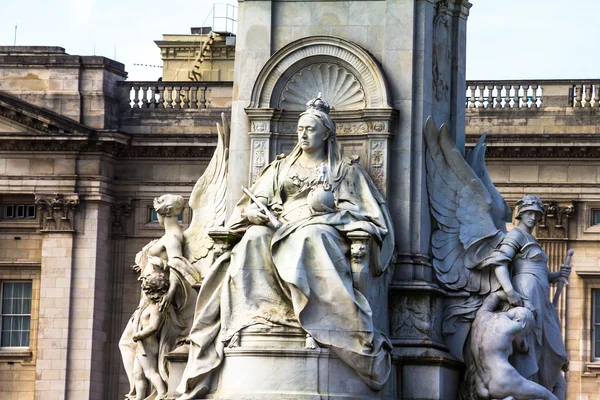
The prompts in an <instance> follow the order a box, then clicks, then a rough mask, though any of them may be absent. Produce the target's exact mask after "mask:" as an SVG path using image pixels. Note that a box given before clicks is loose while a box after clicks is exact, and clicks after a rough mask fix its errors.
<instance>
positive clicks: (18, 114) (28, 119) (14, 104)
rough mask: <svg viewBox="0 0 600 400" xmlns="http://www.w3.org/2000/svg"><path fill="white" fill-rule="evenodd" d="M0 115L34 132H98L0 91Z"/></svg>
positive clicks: (83, 134)
mask: <svg viewBox="0 0 600 400" xmlns="http://www.w3.org/2000/svg"><path fill="white" fill-rule="evenodd" d="M0 117H4V118H6V119H8V120H10V121H14V122H16V123H18V124H21V125H24V126H26V127H27V128H30V129H31V130H33V133H34V134H45V135H46V136H48V135H69V136H72V135H76V136H77V135H79V136H87V137H90V136H93V135H95V134H96V131H95V130H94V129H92V128H90V127H88V126H86V125H83V124H80V123H79V122H77V121H74V120H72V119H70V118H67V117H63V116H62V115H60V114H57V113H55V112H53V111H50V110H46V109H44V108H42V107H37V106H35V105H33V104H30V103H27V102H26V101H23V100H21V99H19V98H17V97H14V96H11V95H9V94H6V93H0Z"/></svg>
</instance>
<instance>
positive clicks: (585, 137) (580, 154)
mask: <svg viewBox="0 0 600 400" xmlns="http://www.w3.org/2000/svg"><path fill="white" fill-rule="evenodd" d="M479 137H480V135H466V147H467V149H471V148H473V147H474V146H475V143H476V142H477V140H478V139H479ZM486 144H487V150H486V159H488V160H490V159H501V158H569V159H570V158H586V159H590V158H600V135H597V134H552V135H545V134H535V135H531V134H521V135H518V134H502V135H493V134H491V135H490V134H488V135H487V137H486Z"/></svg>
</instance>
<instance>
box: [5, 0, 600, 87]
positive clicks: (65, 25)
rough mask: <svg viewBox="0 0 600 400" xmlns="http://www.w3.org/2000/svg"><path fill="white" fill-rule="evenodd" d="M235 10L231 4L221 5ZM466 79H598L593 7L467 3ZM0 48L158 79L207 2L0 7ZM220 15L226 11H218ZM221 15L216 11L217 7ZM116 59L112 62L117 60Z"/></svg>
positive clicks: (598, 11) (11, 1)
mask: <svg viewBox="0 0 600 400" xmlns="http://www.w3.org/2000/svg"><path fill="white" fill-rule="evenodd" d="M220 1H221V3H224V2H229V3H231V4H236V1H235V0H220ZM471 2H472V3H473V7H472V8H471V10H470V16H469V20H468V24H467V79H471V80H495V79H595V78H600V68H599V66H600V51H599V50H600V46H599V45H598V32H597V30H598V28H597V23H598V15H600V1H598V0H572V1H570V2H565V1H564V0H471ZM0 4H1V8H0V9H1V15H2V18H1V22H0V45H12V44H13V43H14V40H15V25H17V33H16V43H17V45H38V46H60V47H64V48H65V50H66V51H67V53H69V54H78V55H93V54H96V55H102V56H105V57H109V58H116V60H117V61H119V62H122V63H124V64H125V67H126V70H127V72H128V73H129V79H130V80H156V79H157V78H158V77H160V76H161V70H160V68H156V67H146V66H136V65H134V64H146V65H161V64H162V63H161V58H160V51H159V49H158V47H157V46H156V44H155V43H154V41H155V40H160V39H162V35H163V34H165V33H169V34H173V33H178V34H188V33H190V27H192V26H203V25H208V26H210V25H211V24H212V22H213V20H212V15H211V10H212V5H213V1H212V0H187V1H182V0H168V1H165V0H144V1H140V0H29V1H18V0H0ZM220 9H224V8H223V7H221V8H220ZM217 10H218V11H219V8H217ZM115 55H116V57H115Z"/></svg>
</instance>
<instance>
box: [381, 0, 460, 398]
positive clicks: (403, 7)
mask: <svg viewBox="0 0 600 400" xmlns="http://www.w3.org/2000/svg"><path fill="white" fill-rule="evenodd" d="M455 3H456V2H455V1H443V0H442V1H438V0H415V1H414V2H402V1H387V2H386V8H387V9H386V39H389V40H385V42H386V50H385V51H384V54H383V58H382V66H383V68H384V69H385V72H386V75H387V76H388V79H389V83H390V90H391V91H392V94H393V99H394V107H395V108H397V109H398V111H399V120H398V124H397V126H396V132H397V134H396V138H395V140H394V141H392V143H391V148H390V160H393V161H392V162H391V163H390V174H391V181H390V193H389V195H388V202H389V204H390V209H391V210H392V217H393V219H394V224H395V229H396V238H397V239H396V250H397V255H396V259H395V271H394V278H393V282H392V285H391V287H390V334H391V338H392V342H393V344H394V351H393V356H394V358H393V359H394V363H395V364H396V371H397V382H398V389H397V396H398V397H399V398H403V399H454V398H455V396H456V390H457V387H458V380H459V371H460V368H461V364H460V363H458V362H457V361H456V360H455V359H454V358H453V357H452V356H451V355H450V354H449V353H448V351H447V348H446V346H445V345H444V343H443V341H442V335H441V320H442V312H443V303H444V297H445V296H446V295H447V293H446V292H445V291H444V290H442V289H441V288H440V287H439V286H438V285H437V283H436V281H435V276H434V272H433V268H432V265H431V262H430V251H431V250H430V247H431V245H430V240H431V216H430V213H429V202H428V196H427V185H426V168H425V143H424V139H423V126H424V123H425V121H426V119H427V117H429V116H430V115H434V116H435V118H436V123H437V124H438V125H440V124H442V123H446V124H450V125H451V124H452V118H451V116H452V115H456V116H459V115H461V114H460V113H462V115H464V101H463V102H458V101H457V100H456V99H454V98H453V95H454V94H455V95H456V96H458V91H459V90H462V92H463V93H464V90H465V89H464V84H465V83H464V82H462V84H457V81H458V80H459V79H460V76H459V75H460V71H455V70H456V69H457V68H458V67H459V64H460V62H461V60H463V64H462V65H460V67H461V68H464V52H463V53H462V55H461V54H458V55H457V54H456V53H457V52H458V51H459V50H460V48H463V50H464V46H465V43H464V40H465V38H464V37H463V36H460V32H461V29H462V32H463V33H464V26H462V28H461V26H459V25H457V23H456V19H455V18H454V15H455V14H454V13H455ZM465 3H466V2H465ZM466 4H468V3H466ZM465 7H466V5H465ZM465 20H466V16H465V18H464V19H463V20H461V21H465ZM402 22H406V24H402ZM407 25H408V26H411V27H412V30H410V29H407V28H406V26H407ZM461 40H462V41H463V42H462V43H457V41H458V42H460V41H461ZM388 43H389V45H388ZM461 46H462V47H461ZM391 47H394V48H391ZM399 66H401V70H399ZM463 79H464V78H463ZM455 84H456V85H457V86H456V87H455ZM462 96H463V98H464V94H463V95H462ZM459 107H460V108H462V109H461V110H458V108H459ZM456 118H458V117H455V119H456ZM457 124H458V121H457ZM462 124H463V126H464V121H463V122H462ZM451 126H452V125H451ZM456 126H458V125H456ZM454 129H459V128H457V127H454ZM453 134H454V135H455V137H456V138H457V139H456V140H457V141H458V142H461V140H462V142H461V143H464V139H460V140H458V138H461V137H463V136H464V128H463V129H462V130H460V131H455V132H453Z"/></svg>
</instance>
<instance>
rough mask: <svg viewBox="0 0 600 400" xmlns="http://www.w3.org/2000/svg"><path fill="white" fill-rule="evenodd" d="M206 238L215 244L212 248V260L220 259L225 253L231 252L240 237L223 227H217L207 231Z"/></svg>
mask: <svg viewBox="0 0 600 400" xmlns="http://www.w3.org/2000/svg"><path fill="white" fill-rule="evenodd" d="M208 236H210V238H211V239H212V240H213V241H214V242H215V244H214V247H213V254H214V258H215V259H216V258H218V257H220V256H221V255H222V254H223V253H225V252H226V251H229V250H231V248H232V247H233V245H234V244H236V243H237V242H238V241H239V240H240V239H241V237H242V236H241V235H240V234H239V233H237V232H234V231H231V230H229V229H227V228H224V227H218V228H215V229H211V230H210V231H208Z"/></svg>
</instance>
